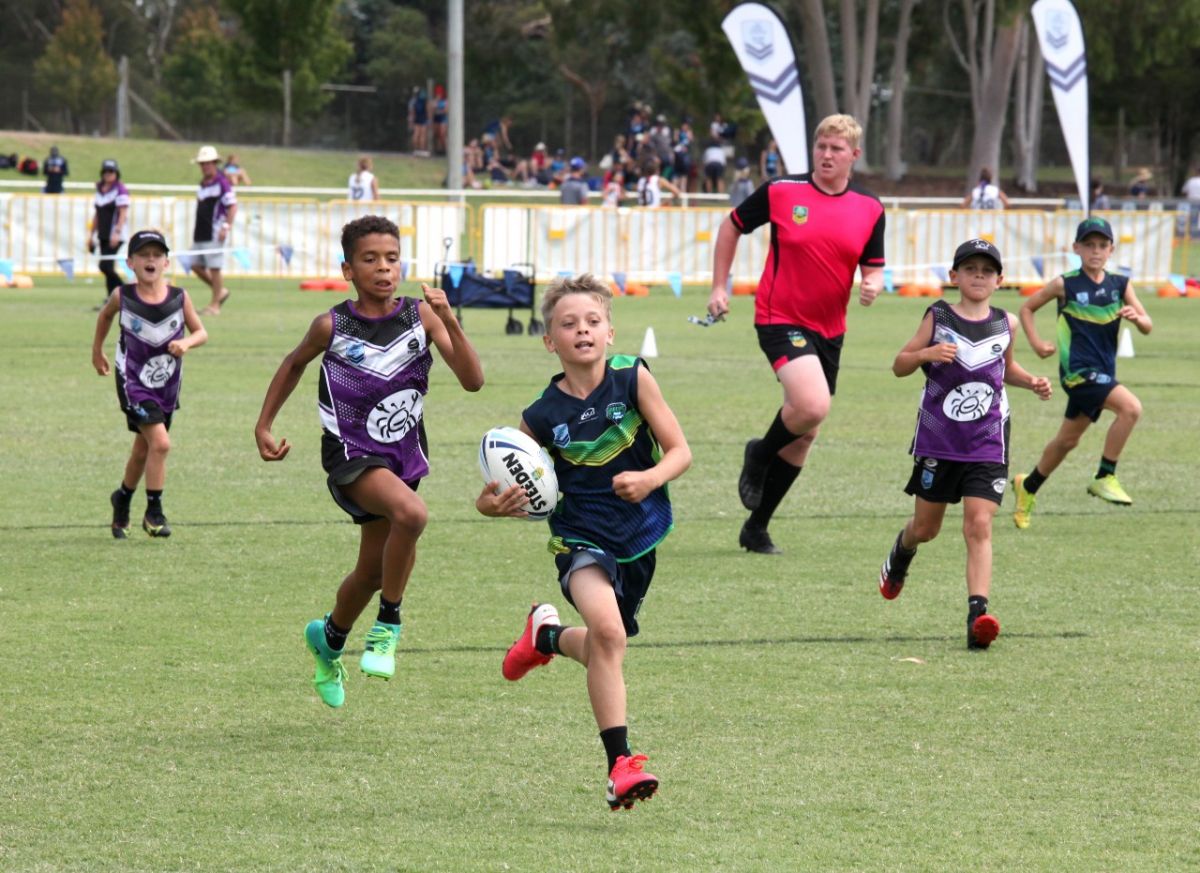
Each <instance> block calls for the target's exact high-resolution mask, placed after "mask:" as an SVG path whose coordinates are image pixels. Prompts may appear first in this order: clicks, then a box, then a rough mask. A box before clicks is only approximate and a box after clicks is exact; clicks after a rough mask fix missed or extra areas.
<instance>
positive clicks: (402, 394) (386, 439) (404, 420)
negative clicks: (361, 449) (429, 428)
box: [367, 388, 424, 443]
mask: <svg viewBox="0 0 1200 873" xmlns="http://www.w3.org/2000/svg"><path fill="white" fill-rule="evenodd" d="M423 403H424V399H423V398H422V397H421V392H419V391H416V390H413V389H411V388H409V389H406V390H404V391H397V392H396V393H395V394H389V395H388V396H387V397H385V398H383V400H380V401H379V402H378V403H376V404H375V405H374V406H373V407H372V408H371V412H370V414H369V415H367V433H368V434H370V436H371V439H373V440H375V441H376V442H379V443H398V442H400V440H402V439H404V436H405V434H407V433H408V432H409V431H410V430H412V429H413V428H414V427H416V426H417V424H418V423H419V422H420V421H421V408H422V405H423Z"/></svg>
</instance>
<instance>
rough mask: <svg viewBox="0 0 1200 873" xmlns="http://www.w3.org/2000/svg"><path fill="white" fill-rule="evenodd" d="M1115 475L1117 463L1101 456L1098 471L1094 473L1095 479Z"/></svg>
mask: <svg viewBox="0 0 1200 873" xmlns="http://www.w3.org/2000/svg"><path fill="white" fill-rule="evenodd" d="M1115 475H1117V462H1116V461H1111V460H1109V459H1108V458H1106V457H1104V456H1103V455H1101V456H1100V469H1099V470H1097V471H1096V478H1097V479H1103V478H1104V477H1105V476H1115Z"/></svg>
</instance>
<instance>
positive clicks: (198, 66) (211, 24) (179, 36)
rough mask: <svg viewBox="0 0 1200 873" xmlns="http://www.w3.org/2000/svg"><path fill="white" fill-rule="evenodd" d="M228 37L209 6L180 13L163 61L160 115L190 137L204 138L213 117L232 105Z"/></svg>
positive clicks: (215, 13) (224, 111)
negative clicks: (168, 52) (167, 52)
mask: <svg viewBox="0 0 1200 873" xmlns="http://www.w3.org/2000/svg"><path fill="white" fill-rule="evenodd" d="M233 67H234V64H233V59H232V57H231V52H230V47H229V42H228V40H227V39H226V37H225V35H224V33H223V32H222V30H221V22H220V19H218V17H217V12H216V10H215V9H213V8H212V7H208V6H201V7H196V8H193V9H189V10H188V11H186V12H184V13H183V15H182V16H180V19H179V24H178V27H177V28H176V37H175V40H174V41H173V42H172V44H171V51H170V54H169V55H168V56H167V58H166V63H165V64H164V65H163V70H162V79H163V84H164V85H165V87H164V89H163V92H162V98H161V102H162V107H163V110H164V114H165V115H166V116H167V118H168V119H169V120H170V121H171V123H172V124H174V125H175V126H177V127H179V128H181V129H182V130H183V131H185V132H186V133H187V135H188V136H191V137H205V136H208V135H209V133H210V131H211V129H212V128H211V124H212V122H213V120H215V119H224V118H225V117H226V116H228V115H229V114H230V113H231V112H232V111H233V109H234V103H235V101H234V97H233V85H232V81H231V78H232V71H233Z"/></svg>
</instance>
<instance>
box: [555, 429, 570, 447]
mask: <svg viewBox="0 0 1200 873" xmlns="http://www.w3.org/2000/svg"><path fill="white" fill-rule="evenodd" d="M554 444H555V445H556V446H558V447H559V448H560V449H565V448H566V447H567V446H569V445H570V444H571V430H570V428H568V427H567V426H566V425H565V424H556V425H554Z"/></svg>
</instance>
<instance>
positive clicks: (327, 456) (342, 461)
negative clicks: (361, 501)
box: [321, 433, 421, 524]
mask: <svg viewBox="0 0 1200 873" xmlns="http://www.w3.org/2000/svg"><path fill="white" fill-rule="evenodd" d="M321 466H322V467H324V468H325V472H326V473H328V474H329V475H328V476H327V477H326V478H325V484H326V485H328V486H329V494H330V496H332V497H333V502H334V503H336V504H337V505H338V506H340V507H341V508H342V511H343V512H345V513H346V514H347V515H349V516H350V518H351V520H353V521H354V523H355V524H366V523H367V522H370V521H378V520H379V519H381V518H383V516H382V515H375V514H374V513H372V512H367V511H366V510H365V509H363V508H362V507H361V506H359V505H358V504H357V503H355V502H354V501H353V500H351V499H350V498H349V497H348V496H347V495H346V493H345V492H344V491H343V490H342V486H343V485H349V484H350V483H351V482H353V481H355V480H356V479H357V478H358V477H359V476H361V475H362V474H363V473H365V472H366V471H367V470H370V469H371V468H372V467H383V468H384V469H385V470H391V468H392V467H391V464H390V463H388V460H387V458H382V457H380V456H379V455H362V456H360V457H357V458H350V459H349V460H346V457H345V454H344V450H343V447H342V444H341V442H339V441H338V439H337V438H336V437H333V436H331V435H329V434H328V433H323V434H321ZM401 481H403V482H404V484H405V485H407V486H408V487H409V488H411V489H412V490H413V491H416V490H417V486H418V485H420V484H421V480H420V479H414V480H412V481H411V482H408V481H405V480H401Z"/></svg>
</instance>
